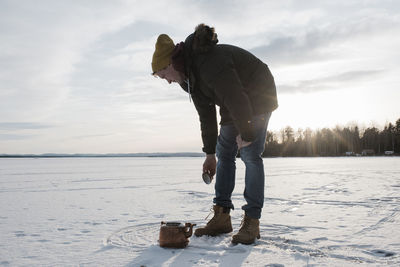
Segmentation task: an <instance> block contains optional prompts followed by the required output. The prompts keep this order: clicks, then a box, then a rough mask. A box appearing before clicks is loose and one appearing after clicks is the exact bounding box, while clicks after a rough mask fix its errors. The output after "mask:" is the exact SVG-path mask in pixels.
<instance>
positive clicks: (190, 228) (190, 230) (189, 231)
mask: <svg viewBox="0 0 400 267" xmlns="http://www.w3.org/2000/svg"><path fill="white" fill-rule="evenodd" d="M193 226H196V224H191V223H185V237H186V238H189V237H191V236H192V233H193Z"/></svg>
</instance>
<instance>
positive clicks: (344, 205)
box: [0, 157, 400, 267]
mask: <svg viewBox="0 0 400 267" xmlns="http://www.w3.org/2000/svg"><path fill="white" fill-rule="evenodd" d="M202 162H203V158H54V159H0V203H1V204H0V205H1V206H0V236H1V242H0V265H2V266H8V265H10V266H32V265H35V266H37V265H40V266H71V265H73V266H76V265H81V266H230V267H233V266H241V265H242V266H307V265H309V266H311V265H316V266H355V265H356V266H357V265H362V266H382V265H393V266H396V265H397V266H398V265H399V264H400V231H399V229H400V158H394V157H387V158H384V157H379V158H378V157H373V158H274V159H265V161H264V162H265V167H266V173H267V179H266V188H265V190H266V194H265V196H266V198H265V208H264V210H263V215H262V219H261V239H260V240H258V241H257V242H256V244H254V245H250V246H245V245H236V246H233V245H231V243H230V238H231V235H232V234H226V235H224V236H220V237H215V238H211V237H201V238H196V237H191V238H190V243H189V246H188V247H187V248H186V249H163V248H160V247H159V246H158V242H157V239H158V234H159V227H160V222H161V221H182V222H192V223H197V224H198V225H202V224H204V223H205V222H206V221H205V220H204V218H205V217H206V216H207V215H208V213H209V210H210V208H211V207H212V198H213V191H214V190H213V184H214V182H213V184H212V185H206V184H204V183H203V181H202V178H201V167H202ZM237 168H238V170H237V186H236V188H235V192H234V196H233V200H234V204H235V207H236V209H235V210H234V211H233V212H232V213H231V214H232V218H233V222H232V223H233V227H234V231H236V230H237V229H238V228H239V225H240V221H241V216H242V211H241V209H240V207H241V206H242V205H243V204H244V200H243V197H242V192H243V185H244V165H243V163H242V162H241V161H240V159H239V160H238V164H237Z"/></svg>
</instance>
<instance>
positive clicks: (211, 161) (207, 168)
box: [203, 154, 217, 178]
mask: <svg viewBox="0 0 400 267" xmlns="http://www.w3.org/2000/svg"><path fill="white" fill-rule="evenodd" d="M216 169H217V160H216V158H215V154H207V157H206V160H205V161H204V163H203V173H204V172H206V173H208V174H209V175H210V177H211V178H212V177H213V176H214V174H215V170H216Z"/></svg>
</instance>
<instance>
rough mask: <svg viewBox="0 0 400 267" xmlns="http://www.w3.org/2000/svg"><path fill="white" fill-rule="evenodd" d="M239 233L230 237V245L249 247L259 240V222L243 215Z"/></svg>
mask: <svg viewBox="0 0 400 267" xmlns="http://www.w3.org/2000/svg"><path fill="white" fill-rule="evenodd" d="M240 226H241V228H240V230H239V232H238V233H237V234H236V235H234V236H232V243H235V244H238V243H241V244H245V245H250V244H253V243H254V242H255V241H256V238H257V239H260V221H259V220H258V219H254V218H251V217H248V216H247V215H244V218H243V220H242V223H241V225H240Z"/></svg>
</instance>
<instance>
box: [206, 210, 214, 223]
mask: <svg viewBox="0 0 400 267" xmlns="http://www.w3.org/2000/svg"><path fill="white" fill-rule="evenodd" d="M212 213H214V209H213V208H211V209H210V213H209V214H208V215H207V217H206V218H205V219H204V220H207V219H208V217H210V215H211V214H212Z"/></svg>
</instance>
